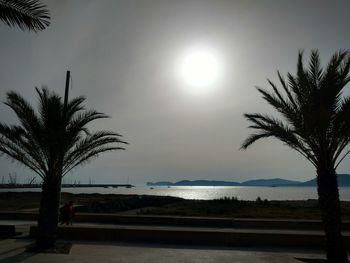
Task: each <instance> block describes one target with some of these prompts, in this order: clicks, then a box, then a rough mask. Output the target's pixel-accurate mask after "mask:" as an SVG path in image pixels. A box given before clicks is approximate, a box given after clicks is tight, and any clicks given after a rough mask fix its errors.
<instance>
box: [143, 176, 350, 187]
mask: <svg viewBox="0 0 350 263" xmlns="http://www.w3.org/2000/svg"><path fill="white" fill-rule="evenodd" d="M146 185H147V186H269V187H275V186H294V187H304V186H316V185H317V182H316V178H315V179H312V180H309V181H306V182H300V181H292V180H286V179H281V178H274V179H256V180H249V181H245V182H242V183H238V182H229V181H217V180H192V181H191V180H182V181H178V182H175V183H173V182H168V181H160V182H147V183H146ZM338 185H339V186H340V187H344V186H350V174H338Z"/></svg>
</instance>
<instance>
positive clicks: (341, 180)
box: [299, 174, 350, 186]
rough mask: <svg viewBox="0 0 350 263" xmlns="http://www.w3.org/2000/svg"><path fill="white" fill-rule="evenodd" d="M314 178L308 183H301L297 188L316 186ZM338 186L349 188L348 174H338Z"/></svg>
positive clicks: (349, 177) (349, 179)
mask: <svg viewBox="0 0 350 263" xmlns="http://www.w3.org/2000/svg"><path fill="white" fill-rule="evenodd" d="M316 185H317V181H316V178H315V179H312V180H310V181H306V182H304V183H301V184H300V185H299V186H316ZM338 185H339V186H350V174H338Z"/></svg>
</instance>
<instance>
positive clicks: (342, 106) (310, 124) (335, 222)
mask: <svg viewBox="0 0 350 263" xmlns="http://www.w3.org/2000/svg"><path fill="white" fill-rule="evenodd" d="M349 69H350V55H349V53H348V52H347V51H339V52H337V53H335V54H334V55H333V57H332V58H331V60H330V62H329V63H328V65H327V67H326V68H325V69H323V68H321V66H320V59H319V54H318V51H317V50H313V51H312V52H311V56H310V63H309V66H308V68H305V67H304V65H303V61H302V52H300V53H299V58H298V65H297V73H296V75H295V76H293V75H291V74H289V73H288V76H287V77H288V81H286V80H285V79H284V78H283V77H282V76H281V74H280V73H279V72H278V77H279V80H280V82H281V86H282V90H283V93H284V94H283V93H282V92H281V91H280V90H279V89H278V88H277V87H276V85H275V84H274V83H272V82H271V81H270V80H268V82H269V84H270V85H271V87H272V92H268V91H266V90H264V89H261V88H258V91H259V92H260V93H261V94H262V97H263V98H264V99H265V100H266V101H267V102H268V103H269V104H270V105H272V106H273V107H274V108H275V109H276V110H277V111H278V112H279V113H280V114H281V116H282V117H283V120H280V119H278V118H274V117H271V116H268V115H263V114H259V113H255V114H245V115H244V116H245V118H246V119H247V120H248V121H249V122H250V123H251V126H249V127H250V128H252V129H254V130H256V132H255V133H253V134H251V135H250V136H249V137H248V138H247V139H246V140H245V141H244V143H243V144H242V148H243V149H246V148H247V147H248V146H250V145H251V144H252V143H254V142H255V141H257V140H259V139H262V138H268V137H274V138H277V139H278V140H280V141H282V142H283V143H285V144H286V145H288V146H289V147H291V148H292V149H294V150H296V151H298V152H299V153H300V154H301V155H303V156H304V157H305V158H306V159H307V160H309V161H310V162H311V163H312V164H313V165H314V166H315V168H316V172H317V185H318V188H317V190H318V196H319V198H318V200H319V205H320V210H321V214H322V220H323V222H324V227H325V234H326V246H327V258H328V261H329V262H338V263H343V262H347V255H346V250H345V247H344V243H343V239H342V235H341V212H340V201H339V191H338V183H337V175H336V168H337V166H338V165H339V163H340V162H341V161H342V160H343V159H344V158H345V157H346V156H347V155H348V154H349V151H348V150H347V149H346V146H347V145H348V144H349V142H350V97H344V96H342V92H343V90H344V88H345V86H346V85H347V84H348V82H349V80H350V76H349Z"/></svg>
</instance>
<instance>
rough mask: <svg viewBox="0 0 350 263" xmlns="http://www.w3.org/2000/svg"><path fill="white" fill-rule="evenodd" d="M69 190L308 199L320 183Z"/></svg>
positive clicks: (347, 194)
mask: <svg viewBox="0 0 350 263" xmlns="http://www.w3.org/2000/svg"><path fill="white" fill-rule="evenodd" d="M0 191H1V192H7V191H13V192H23V191H33V192H38V191H40V189H0ZM62 191H63V192H69V193H74V194H78V193H99V194H137V195H161V196H176V197H182V198H186V199H205V200H210V199H217V198H222V197H237V198H238V199H240V200H255V199H256V198H257V197H260V198H262V199H268V200H307V199H317V190H316V187H249V186H230V187H224V186H171V187H170V188H168V187H167V186H154V187H153V189H152V187H146V186H137V187H133V188H124V187H118V188H102V187H101V188H100V187H93V188H88V187H87V188H63V189H62ZM339 191H340V199H341V200H344V201H350V187H341V188H340V189H339Z"/></svg>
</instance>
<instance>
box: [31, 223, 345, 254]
mask: <svg viewBox="0 0 350 263" xmlns="http://www.w3.org/2000/svg"><path fill="white" fill-rule="evenodd" d="M36 232H37V227H36V226H32V227H31V228H30V236H31V237H32V238H35V236H36ZM57 237H58V238H62V239H68V240H103V241H126V242H148V243H162V244H191V245H210V246H256V245H258V246H271V245H272V246H293V247H307V248H324V241H325V238H324V234H323V233H322V232H321V231H290V230H289V231H288V230H270V231H269V230H254V229H239V230H235V229H213V228H200V229H198V228H190V227H188V228H187V229H184V228H181V227H168V228H167V227H147V226H142V227H132V226H130V227H125V226H108V227H107V226H86V227H85V226H69V227H59V228H58V231H57ZM344 241H345V244H346V247H347V249H348V250H349V251H350V233H346V234H344Z"/></svg>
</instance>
